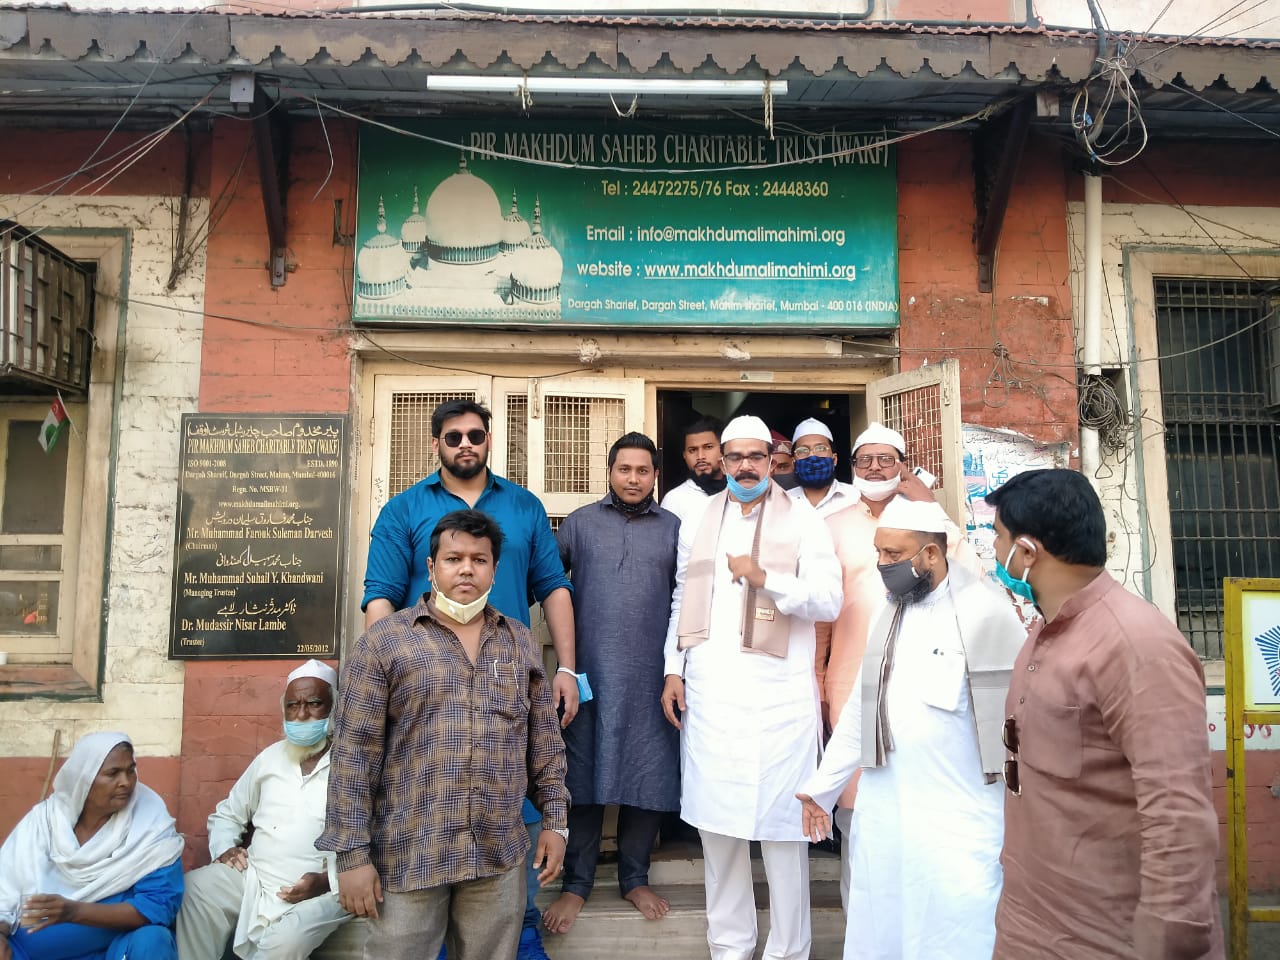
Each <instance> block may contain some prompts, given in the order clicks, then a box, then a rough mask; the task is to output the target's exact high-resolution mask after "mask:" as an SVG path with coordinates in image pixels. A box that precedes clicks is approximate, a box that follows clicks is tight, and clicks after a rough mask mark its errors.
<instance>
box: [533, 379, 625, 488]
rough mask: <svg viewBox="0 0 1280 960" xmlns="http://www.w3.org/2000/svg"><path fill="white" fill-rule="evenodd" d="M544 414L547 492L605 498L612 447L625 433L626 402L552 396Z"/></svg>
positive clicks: (609, 399)
mask: <svg viewBox="0 0 1280 960" xmlns="http://www.w3.org/2000/svg"><path fill="white" fill-rule="evenodd" d="M544 410H545V414H544V415H545V416H546V445H545V457H546V459H545V461H544V463H545V470H546V480H545V490H546V492H547V493H601V494H603V493H604V491H605V487H606V486H607V485H608V467H607V463H608V459H609V446H610V444H612V443H613V441H615V440H617V439H618V437H620V436H622V434H623V433H624V432H625V427H624V424H625V418H626V401H624V400H621V399H617V398H613V397H556V396H551V397H547V398H546V402H545V405H544Z"/></svg>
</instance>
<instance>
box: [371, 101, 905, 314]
mask: <svg viewBox="0 0 1280 960" xmlns="http://www.w3.org/2000/svg"><path fill="white" fill-rule="evenodd" d="M623 129H626V130H628V132H599V131H591V132H586V131H583V130H579V129H574V128H571V127H567V126H564V125H560V126H551V125H546V124H535V123H532V122H525V121H519V120H512V121H510V122H508V123H506V124H505V125H498V124H494V123H492V122H486V123H479V122H478V123H475V124H459V123H447V124H446V123H431V124H429V125H428V124H423V125H421V126H417V127H413V128H411V132H412V133H417V134H420V135H421V136H418V137H415V136H412V135H406V134H405V133H396V132H392V131H389V130H385V129H366V130H364V131H363V132H362V134H361V142H360V182H359V216H358V225H357V232H356V243H357V251H356V283H355V294H354V295H355V300H354V305H353V316H354V318H355V319H356V320H357V321H362V320H363V321H374V322H379V323H386V322H388V321H404V322H408V323H413V322H424V321H425V322H453V323H456V322H468V323H476V324H489V325H492V324H517V325H520V326H535V325H562V326H565V325H574V326H579V325H581V326H588V325H589V326H600V327H610V326H613V327H643V326H649V327H665V328H672V327H676V328H724V327H755V328H769V327H774V328H796V327H804V328H825V329H849V328H855V329H887V328H895V327H897V326H898V257H897V251H898V243H897V241H898V223H897V191H896V171H895V168H894V154H893V149H892V147H889V146H886V145H884V144H883V142H882V141H883V138H884V135H883V134H882V133H872V134H858V133H843V132H826V133H790V132H782V131H779V132H778V133H777V134H776V136H775V138H774V139H770V138H769V137H768V136H767V135H765V134H764V133H763V132H762V131H761V130H760V129H759V128H749V129H747V128H743V127H740V126H737V127H733V128H725V129H721V128H720V126H719V125H716V124H714V123H707V124H703V125H698V126H692V125H685V126H680V125H669V126H668V125H663V126H661V127H657V126H648V127H638V128H630V127H628V128H623ZM427 137H429V139H424V138H427Z"/></svg>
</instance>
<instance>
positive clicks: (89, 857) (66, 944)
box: [0, 733, 183, 960]
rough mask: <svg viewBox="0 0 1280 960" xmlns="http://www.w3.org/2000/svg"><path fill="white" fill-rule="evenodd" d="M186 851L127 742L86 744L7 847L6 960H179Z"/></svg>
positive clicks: (3, 882) (1, 912) (1, 946)
mask: <svg viewBox="0 0 1280 960" xmlns="http://www.w3.org/2000/svg"><path fill="white" fill-rule="evenodd" d="M182 846H183V844H182V837H181V836H179V835H178V833H177V832H176V831H175V830H174V829H173V818H172V817H171V816H169V812H168V811H167V810H166V809H165V805H164V801H163V800H161V799H160V797H159V795H157V794H156V793H155V792H154V791H153V790H151V789H149V788H148V787H146V786H144V785H142V784H140V783H138V771H137V767H136V765H135V764H134V758H133V742H132V741H131V740H130V739H129V738H128V736H126V735H125V734H123V733H91V734H89V735H88V736H85V737H81V738H80V740H79V742H77V743H76V745H75V747H74V748H72V750H71V755H70V756H69V757H67V762H66V763H65V764H63V766H62V769H61V770H59V771H58V775H57V776H56V777H55V778H54V780H53V795H52V796H50V797H49V799H47V800H45V801H43V802H41V803H38V804H36V806H35V807H33V808H32V809H31V811H30V812H29V813H28V814H27V815H26V816H25V817H23V818H22V820H21V821H19V823H18V825H17V826H16V827H15V828H14V830H13V833H11V834H10V835H9V837H8V839H7V840H5V842H4V846H3V847H0V960H126V958H136V960H142V958H146V960H176V958H177V955H178V954H177V948H176V947H175V946H174V939H173V933H172V927H173V921H174V918H175V917H176V916H177V914H178V908H179V907H180V906H181V905H182V861H181V856H182Z"/></svg>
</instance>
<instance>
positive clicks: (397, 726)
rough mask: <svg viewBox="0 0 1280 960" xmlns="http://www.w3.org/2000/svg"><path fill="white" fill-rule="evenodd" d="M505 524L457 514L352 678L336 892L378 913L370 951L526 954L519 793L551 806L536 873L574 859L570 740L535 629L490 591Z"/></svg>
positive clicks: (339, 744)
mask: <svg viewBox="0 0 1280 960" xmlns="http://www.w3.org/2000/svg"><path fill="white" fill-rule="evenodd" d="M501 549H502V531H501V529H500V528H499V527H498V525H497V523H496V522H494V521H493V520H492V519H491V518H490V517H489V516H488V515H487V514H484V513H481V512H480V511H478V510H458V511H455V512H453V513H450V514H446V515H445V516H444V517H443V518H442V519H441V520H440V522H439V523H438V524H437V525H436V527H435V530H434V532H433V533H432V535H431V546H430V559H429V560H428V569H429V572H430V574H431V583H432V587H433V590H432V592H430V593H428V594H426V595H424V596H423V597H422V599H421V600H419V602H418V603H417V604H415V605H414V606H412V607H409V608H407V609H405V610H400V611H398V612H396V613H392V614H390V615H388V616H386V617H384V618H383V619H381V620H379V621H378V622H377V623H375V624H373V625H372V626H371V627H369V629H368V630H367V631H366V632H365V634H364V635H363V636H362V637H361V638H360V640H359V642H358V643H357V644H356V647H355V650H354V651H352V653H351V655H350V656H349V657H348V659H347V663H346V666H345V669H344V673H343V684H342V687H341V689H340V700H339V705H338V712H337V722H336V730H335V736H334V740H335V747H334V750H333V754H332V760H331V770H330V776H329V796H328V810H327V816H326V823H325V831H324V833H323V834H321V836H320V838H319V839H318V840H317V841H316V846H317V847H318V848H319V849H321V850H333V851H335V852H336V853H337V861H338V863H337V866H338V897H339V900H340V901H341V903H342V905H343V906H344V907H346V908H347V909H348V910H349V911H351V912H352V913H355V914H358V915H360V916H363V917H369V918H370V920H372V921H373V922H372V923H371V930H370V935H369V938H368V941H367V942H366V944H365V951H364V956H365V957H366V958H367V960H409V958H418V957H434V956H436V954H437V953H438V952H439V950H440V946H441V943H442V942H443V943H445V944H447V946H448V951H449V956H450V957H451V958H452V960H510V958H513V957H515V955H516V949H517V946H518V944H519V941H520V929H521V923H522V920H523V916H524V910H525V883H526V879H525V856H526V854H527V853H528V850H529V840H528V834H527V833H526V831H525V827H524V822H523V818H522V817H521V806H522V803H523V801H524V797H525V793H526V790H527V789H528V786H529V783H530V781H531V782H532V787H533V799H534V802H535V803H536V804H537V805H538V807H539V808H540V809H541V811H542V818H543V830H542V833H541V834H540V836H539V839H538V847H537V850H536V852H535V866H537V867H540V868H541V873H540V875H539V877H538V880H539V882H540V883H544V884H545V883H546V882H548V881H549V880H551V879H553V878H554V877H555V876H556V875H557V874H558V873H559V872H560V867H561V863H562V862H563V860H564V850H565V840H566V838H567V836H568V826H567V824H568V812H569V794H568V791H567V790H566V789H565V785H564V774H565V755H564V742H563V741H562V740H561V738H560V722H559V720H558V718H557V717H556V712H555V708H554V706H553V705H552V700H551V688H550V685H549V684H548V682H547V677H546V674H545V673H544V672H543V669H542V659H541V656H540V654H539V650H538V647H537V644H536V643H535V641H534V639H533V637H532V635H531V634H530V632H529V629H528V627H526V626H524V624H522V623H520V622H519V621H517V620H513V619H511V618H509V617H505V616H503V615H502V614H500V613H499V612H498V611H497V610H496V609H494V607H493V606H491V605H490V604H489V603H488V595H489V588H490V586H491V585H492V583H493V574H494V568H495V567H496V566H497V563H498V556H499V554H500V552H501Z"/></svg>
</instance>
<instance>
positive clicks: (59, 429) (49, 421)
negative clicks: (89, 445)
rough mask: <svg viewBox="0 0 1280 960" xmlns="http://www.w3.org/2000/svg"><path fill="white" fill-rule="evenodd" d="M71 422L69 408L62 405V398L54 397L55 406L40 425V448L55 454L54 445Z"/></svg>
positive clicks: (51, 407)
mask: <svg viewBox="0 0 1280 960" xmlns="http://www.w3.org/2000/svg"><path fill="white" fill-rule="evenodd" d="M70 422H71V418H70V417H68V416H67V408H66V407H64V406H63V405H62V398H61V397H54V399H53V405H52V406H50V407H49V412H48V413H46V414H45V415H44V423H42V424H40V437H39V439H40V446H42V447H44V452H45V453H52V452H53V448H54V445H55V444H57V442H58V438H59V437H61V436H62V434H63V432H64V431H65V430H66V429H67V424H69V423H70Z"/></svg>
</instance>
